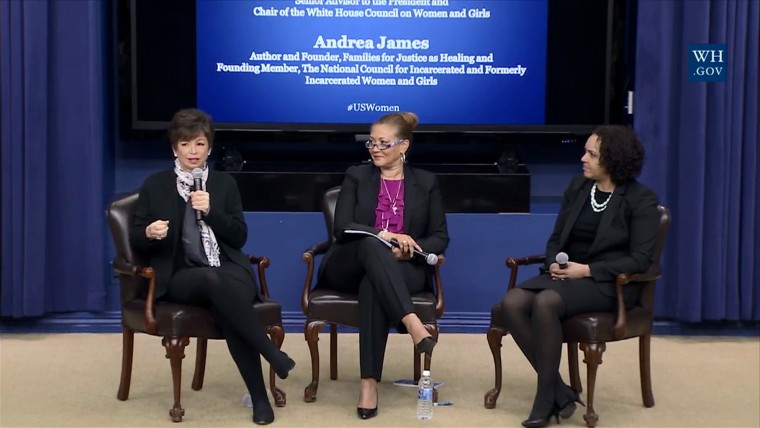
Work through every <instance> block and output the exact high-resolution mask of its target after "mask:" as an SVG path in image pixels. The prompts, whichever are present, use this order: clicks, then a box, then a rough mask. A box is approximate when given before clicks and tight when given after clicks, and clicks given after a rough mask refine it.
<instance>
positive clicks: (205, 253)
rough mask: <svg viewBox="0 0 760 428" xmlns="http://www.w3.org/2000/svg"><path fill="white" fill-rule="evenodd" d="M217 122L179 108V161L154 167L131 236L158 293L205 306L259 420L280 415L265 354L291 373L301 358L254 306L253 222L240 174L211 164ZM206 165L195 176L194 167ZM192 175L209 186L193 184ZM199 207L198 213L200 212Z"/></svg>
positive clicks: (172, 134) (174, 135)
mask: <svg viewBox="0 0 760 428" xmlns="http://www.w3.org/2000/svg"><path fill="white" fill-rule="evenodd" d="M213 137H214V130H213V123H212V121H211V117H210V116H209V115H207V114H206V113H204V112H202V111H200V110H195V109H186V110H181V111H179V112H177V113H176V114H175V115H174V118H173V119H172V122H171V124H170V126H169V140H170V141H171V144H172V150H173V151H174V157H175V160H174V169H170V170H166V171H162V172H159V173H156V174H153V175H151V176H150V177H148V178H147V179H146V180H145V183H144V184H143V185H142V188H141V189H140V196H139V199H138V201H137V207H136V209H135V221H134V225H133V227H132V229H131V231H130V242H131V244H132V245H133V246H134V248H135V250H137V251H138V252H140V253H142V254H144V255H145V256H146V257H147V258H148V259H149V263H150V265H151V266H153V267H154V269H155V271H156V296H155V298H156V299H164V300H167V301H171V302H177V303H187V304H193V305H200V306H206V307H208V308H209V309H210V310H211V313H212V314H213V316H214V320H215V321H216V323H217V324H218V325H219V327H220V329H221V330H222V332H223V333H224V337H225V339H226V341H227V347H228V348H229V350H230V354H231V355H232V358H233V360H234V361H235V364H236V365H237V366H238V369H239V370H240V374H241V375H242V376H243V380H244V381H245V384H246V387H247V388H248V391H249V393H250V394H251V398H252V401H253V421H254V422H255V423H257V424H268V423H271V422H272V421H274V411H273V410H272V406H271V404H270V403H269V398H268V396H267V391H266V387H265V385H264V376H263V374H262V370H261V359H260V355H263V356H264V358H266V359H267V361H269V363H270V364H271V365H272V367H274V369H275V372H276V373H277V375H278V376H279V377H281V378H283V379H285V378H286V377H287V375H288V372H289V371H290V370H292V369H293V367H294V366H295V362H294V361H293V360H292V359H290V358H289V357H288V355H287V354H285V353H284V352H282V351H280V350H279V349H278V348H277V346H275V344H274V343H273V342H272V341H271V340H269V338H268V336H267V334H266V330H265V329H264V326H263V324H262V323H261V321H260V320H259V319H258V317H257V315H256V312H255V311H254V309H253V302H254V301H255V300H257V299H259V300H260V299H261V296H260V295H259V287H258V285H257V283H256V278H255V276H254V274H253V270H252V269H251V265H250V264H249V262H248V259H247V258H246V257H245V255H244V254H243V252H242V251H241V248H242V247H243V245H244V244H245V241H246V239H247V238H248V227H247V226H246V224H245V219H244V218H243V208H242V203H241V201H240V192H239V191H238V188H237V184H236V182H235V180H234V179H233V178H232V177H231V176H230V175H228V174H225V173H222V172H216V171H211V170H210V168H209V167H208V165H207V163H206V160H207V158H208V156H209V154H211V146H212V143H213ZM194 170H195V172H197V173H200V172H202V173H200V174H198V175H200V177H194V176H193V175H194V174H193V172H194ZM194 178H200V179H201V181H202V183H203V186H202V188H203V189H205V190H195V191H193V186H194V182H193V180H194ZM196 215H198V217H196Z"/></svg>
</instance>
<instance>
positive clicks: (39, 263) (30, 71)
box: [0, 0, 108, 317]
mask: <svg viewBox="0 0 760 428" xmlns="http://www.w3.org/2000/svg"><path fill="white" fill-rule="evenodd" d="M103 7H104V2H101V1H94V0H93V1H20V0H3V1H0V138H1V140H0V144H1V145H0V150H1V151H0V159H1V161H2V172H0V174H1V175H0V183H1V186H2V211H0V214H1V220H2V221H1V222H2V229H1V230H0V233H1V234H2V236H1V237H2V250H1V251H2V252H1V253H0V254H1V256H2V295H1V296H0V298H1V299H2V300H1V301H0V315H2V316H12V317H28V316H39V315H43V314H45V313H51V312H64V311H80V310H87V311H99V310H103V309H104V302H105V298H104V297H105V289H106V284H107V278H108V273H107V270H106V269H107V263H106V261H105V254H104V245H105V242H106V236H105V233H104V232H105V229H104V214H103V210H104V207H105V202H104V197H103V194H104V192H103V166H104V165H107V163H106V162H104V159H103V157H104V152H105V147H106V142H105V141H104V126H105V125H104V124H105V123H107V121H106V119H105V117H104V116H105V114H104V110H105V109H104V107H105V105H104V97H103V96H104V89H103V88H104V85H103V83H104V70H103V64H104V62H105V57H104V55H103V46H104V45H103V42H104V36H106V34H104V30H103V28H104V24H105V22H106V21H105V19H104V14H103Z"/></svg>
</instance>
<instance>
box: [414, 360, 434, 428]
mask: <svg viewBox="0 0 760 428" xmlns="http://www.w3.org/2000/svg"><path fill="white" fill-rule="evenodd" d="M417 419H418V420H420V421H429V420H430V419H433V381H432V380H431V379H430V371H429V370H424V371H423V372H422V377H421V378H420V383H419V384H418V385H417Z"/></svg>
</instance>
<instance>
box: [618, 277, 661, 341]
mask: <svg viewBox="0 0 760 428" xmlns="http://www.w3.org/2000/svg"><path fill="white" fill-rule="evenodd" d="M658 278H660V266H658V265H653V266H652V267H650V268H649V270H648V271H646V272H644V273H637V274H628V273H621V274H619V275H618V276H617V278H616V279H615V296H616V297H617V320H616V321H615V327H613V336H614V337H615V339H621V338H623V337H625V335H626V333H627V330H628V325H627V319H626V315H625V314H626V309H625V299H624V298H623V287H625V286H626V285H629V284H636V283H641V282H647V281H655V280H657V279H658Z"/></svg>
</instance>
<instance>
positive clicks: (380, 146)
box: [364, 138, 404, 150]
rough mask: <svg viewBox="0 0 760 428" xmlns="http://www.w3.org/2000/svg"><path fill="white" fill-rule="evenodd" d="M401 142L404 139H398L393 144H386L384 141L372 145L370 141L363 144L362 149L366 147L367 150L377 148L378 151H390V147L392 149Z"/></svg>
mask: <svg viewBox="0 0 760 428" xmlns="http://www.w3.org/2000/svg"><path fill="white" fill-rule="evenodd" d="M402 141H404V139H403V138H402V139H400V140H398V141H396V142H393V143H386V142H384V141H378V142H377V143H373V142H372V141H371V140H370V141H366V142H365V143H364V147H366V148H368V149H372V148H373V147H377V148H378V149H380V150H385V149H390V148H391V147H393V146H396V145H398V144H400V143H401V142H402Z"/></svg>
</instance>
